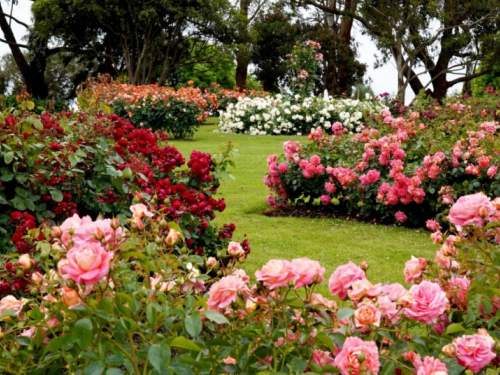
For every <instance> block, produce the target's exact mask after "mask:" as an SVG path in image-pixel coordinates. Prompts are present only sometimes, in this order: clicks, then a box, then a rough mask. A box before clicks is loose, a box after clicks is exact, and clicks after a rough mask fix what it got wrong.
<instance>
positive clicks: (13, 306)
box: [0, 296, 23, 317]
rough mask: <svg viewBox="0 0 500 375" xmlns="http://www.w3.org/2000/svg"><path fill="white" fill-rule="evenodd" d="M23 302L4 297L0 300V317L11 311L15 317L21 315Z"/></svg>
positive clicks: (12, 297) (11, 297)
mask: <svg viewBox="0 0 500 375" xmlns="http://www.w3.org/2000/svg"><path fill="white" fill-rule="evenodd" d="M22 307H23V300H22V299H21V300H18V299H17V298H16V297H14V296H5V297H3V298H2V299H1V300H0V315H1V314H3V313H4V312H6V311H7V310H13V311H14V313H15V314H16V316H17V317H19V315H20V314H21V309H22Z"/></svg>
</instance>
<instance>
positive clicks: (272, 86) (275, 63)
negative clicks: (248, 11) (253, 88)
mask: <svg viewBox="0 0 500 375" xmlns="http://www.w3.org/2000/svg"><path fill="white" fill-rule="evenodd" d="M305 29H306V26H305V25H303V24H301V23H299V22H295V23H292V14H291V13H290V12H287V11H286V10H284V9H283V7H279V8H276V9H273V10H271V11H269V12H266V13H263V14H260V15H259V16H258V17H257V18H256V20H255V23H254V24H253V27H252V31H253V33H254V42H253V44H252V47H251V53H252V56H251V57H252V63H253V64H255V66H256V69H255V71H254V74H255V76H256V77H257V79H258V80H260V81H261V82H262V84H263V89H264V91H269V92H279V91H280V87H282V86H283V85H284V84H285V80H286V75H287V71H288V68H287V64H286V62H287V57H286V55H287V54H289V53H290V51H292V49H293V46H294V45H295V44H299V43H301V42H302V41H303V39H304V36H303V34H304V33H305V31H306V30H305Z"/></svg>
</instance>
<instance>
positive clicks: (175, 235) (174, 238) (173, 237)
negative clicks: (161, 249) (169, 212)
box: [165, 228, 180, 246]
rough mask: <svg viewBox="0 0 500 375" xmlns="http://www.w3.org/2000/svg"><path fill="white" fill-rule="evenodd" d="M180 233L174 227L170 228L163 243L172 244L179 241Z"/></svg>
mask: <svg viewBox="0 0 500 375" xmlns="http://www.w3.org/2000/svg"><path fill="white" fill-rule="evenodd" d="M179 237H180V233H179V232H177V231H176V230H175V229H172V228H171V229H170V231H169V232H168V235H167V238H165V243H166V244H167V246H174V245H175V244H176V243H177V242H178V241H179Z"/></svg>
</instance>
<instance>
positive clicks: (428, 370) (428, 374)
mask: <svg viewBox="0 0 500 375" xmlns="http://www.w3.org/2000/svg"><path fill="white" fill-rule="evenodd" d="M414 365H415V370H417V375H447V374H448V369H447V368H446V365H445V364H444V363H442V362H441V361H440V360H439V359H437V358H433V357H425V358H424V360H423V361H421V360H418V361H417V360H416V361H415V362H414Z"/></svg>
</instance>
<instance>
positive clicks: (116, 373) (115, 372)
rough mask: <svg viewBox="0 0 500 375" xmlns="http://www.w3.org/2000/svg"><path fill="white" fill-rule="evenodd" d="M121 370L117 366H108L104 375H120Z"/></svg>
mask: <svg viewBox="0 0 500 375" xmlns="http://www.w3.org/2000/svg"><path fill="white" fill-rule="evenodd" d="M122 374H123V371H122V370H120V369H117V368H108V371H106V375H122Z"/></svg>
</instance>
